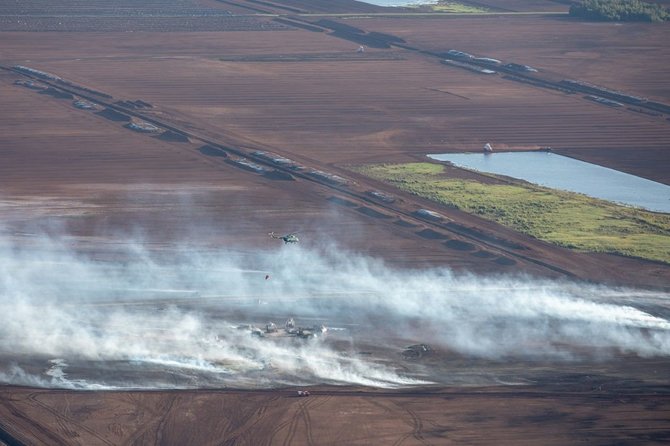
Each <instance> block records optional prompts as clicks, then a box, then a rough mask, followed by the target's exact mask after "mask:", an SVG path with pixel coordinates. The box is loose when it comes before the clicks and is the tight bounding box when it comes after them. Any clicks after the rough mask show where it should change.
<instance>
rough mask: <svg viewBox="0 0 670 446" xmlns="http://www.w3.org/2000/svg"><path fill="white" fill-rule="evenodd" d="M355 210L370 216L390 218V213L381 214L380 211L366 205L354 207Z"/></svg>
mask: <svg viewBox="0 0 670 446" xmlns="http://www.w3.org/2000/svg"><path fill="white" fill-rule="evenodd" d="M356 211H358V212H360V213H361V214H363V215H367V216H368V217H372V218H391V216H390V215H386V214H382V213H381V212H377V211H375V210H374V209H372V208H369V207H367V206H360V207H358V208H356Z"/></svg>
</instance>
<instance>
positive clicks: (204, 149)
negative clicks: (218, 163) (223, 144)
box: [198, 144, 228, 158]
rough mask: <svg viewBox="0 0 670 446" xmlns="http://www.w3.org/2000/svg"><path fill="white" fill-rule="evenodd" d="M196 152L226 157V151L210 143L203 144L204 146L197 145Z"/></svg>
mask: <svg viewBox="0 0 670 446" xmlns="http://www.w3.org/2000/svg"><path fill="white" fill-rule="evenodd" d="M198 152H200V153H202V154H203V155H207V156H218V157H221V158H227V157H228V153H227V152H226V151H225V150H223V149H222V148H220V147H215V146H212V145H210V144H205V145H204V146H201V147H198Z"/></svg>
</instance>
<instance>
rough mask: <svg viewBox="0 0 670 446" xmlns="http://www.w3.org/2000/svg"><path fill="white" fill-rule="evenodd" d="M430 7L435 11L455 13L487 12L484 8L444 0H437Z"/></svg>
mask: <svg viewBox="0 0 670 446" xmlns="http://www.w3.org/2000/svg"><path fill="white" fill-rule="evenodd" d="M431 9H432V10H433V11H435V12H453V13H457V14H481V13H482V12H489V10H488V9H486V8H480V7H478V6H472V5H465V4H463V3H458V2H446V1H439V2H437V4H435V5H431Z"/></svg>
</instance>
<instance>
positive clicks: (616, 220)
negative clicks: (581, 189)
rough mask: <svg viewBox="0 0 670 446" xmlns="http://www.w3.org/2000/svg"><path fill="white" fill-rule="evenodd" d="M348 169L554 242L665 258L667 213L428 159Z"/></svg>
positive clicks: (669, 227) (669, 238)
mask: <svg viewBox="0 0 670 446" xmlns="http://www.w3.org/2000/svg"><path fill="white" fill-rule="evenodd" d="M354 170H356V171H357V172H359V173H362V174H364V175H367V176H369V177H372V178H375V179H378V180H382V181H386V182H389V183H391V184H393V185H394V186H396V187H398V188H400V189H402V190H405V191H408V192H410V193H413V194H415V195H418V196H420V197H424V198H428V199H431V200H434V201H437V202H439V203H442V204H445V205H448V206H454V207H456V208H458V209H461V210H463V211H465V212H468V213H472V214H475V215H478V216H480V217H483V218H486V219H489V220H493V221H496V222H498V223H500V224H503V225H505V226H508V227H510V228H512V229H515V230H517V231H520V232H523V233H525V234H529V235H531V236H533V237H536V238H538V239H540V240H544V241H547V242H550V243H554V244H557V245H560V246H564V247H569V248H574V249H579V250H583V251H592V252H607V253H614V254H621V255H626V256H634V257H641V258H645V259H650V260H657V261H662V262H666V263H670V215H667V214H656V213H653V212H647V211H642V210H639V209H634V208H629V207H625V206H619V205H615V204H613V203H609V202H607V201H603V200H597V199H593V198H590V197H587V196H584V195H580V194H575V193H571V192H563V191H557V190H554V189H549V188H545V187H539V186H535V185H531V184H528V183H522V182H518V183H517V182H513V181H502V180H501V181H497V182H495V184H483V183H481V182H478V181H474V180H463V179H454V178H449V177H447V176H446V175H445V173H444V166H442V165H440V164H433V163H408V164H380V165H368V166H359V167H356V168H355V169H354ZM494 178H498V177H495V176H494Z"/></svg>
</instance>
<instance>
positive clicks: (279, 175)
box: [263, 169, 295, 181]
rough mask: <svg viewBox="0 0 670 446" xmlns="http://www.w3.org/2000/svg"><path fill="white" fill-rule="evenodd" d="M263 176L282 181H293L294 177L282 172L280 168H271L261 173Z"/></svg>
mask: <svg viewBox="0 0 670 446" xmlns="http://www.w3.org/2000/svg"><path fill="white" fill-rule="evenodd" d="M263 176H264V177H265V178H269V179H271V180H282V181H295V177H294V176H293V175H291V174H290V173H288V172H282V171H281V170H277V169H274V170H271V171H270V172H266V173H264V174H263Z"/></svg>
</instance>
